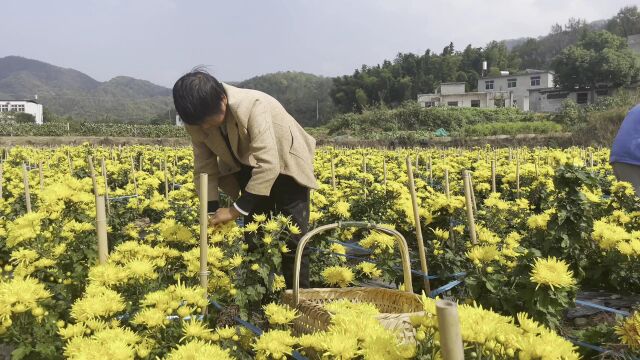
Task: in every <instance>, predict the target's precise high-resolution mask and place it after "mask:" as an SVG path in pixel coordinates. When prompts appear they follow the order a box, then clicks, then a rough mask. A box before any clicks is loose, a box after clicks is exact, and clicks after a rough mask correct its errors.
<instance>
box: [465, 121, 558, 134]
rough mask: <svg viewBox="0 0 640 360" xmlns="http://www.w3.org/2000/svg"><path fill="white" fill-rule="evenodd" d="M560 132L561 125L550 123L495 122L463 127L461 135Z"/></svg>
mask: <svg viewBox="0 0 640 360" xmlns="http://www.w3.org/2000/svg"><path fill="white" fill-rule="evenodd" d="M561 131H562V125H560V124H556V123H554V122H551V121H531V122H495V123H487V124H476V125H470V126H465V127H464V128H463V129H462V131H461V133H462V134H463V135H465V136H491V135H517V134H551V133H558V132H561Z"/></svg>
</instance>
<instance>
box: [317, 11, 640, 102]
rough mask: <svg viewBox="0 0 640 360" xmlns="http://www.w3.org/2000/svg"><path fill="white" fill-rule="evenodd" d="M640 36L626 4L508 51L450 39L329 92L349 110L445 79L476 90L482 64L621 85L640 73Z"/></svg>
mask: <svg viewBox="0 0 640 360" xmlns="http://www.w3.org/2000/svg"><path fill="white" fill-rule="evenodd" d="M639 33H640V12H639V11H638V7H637V6H630V7H625V8H622V9H621V10H620V11H619V12H618V13H617V15H615V16H614V17H613V18H611V19H609V20H607V21H605V22H597V23H593V24H588V23H587V22H586V21H585V20H582V19H570V20H569V21H568V22H567V23H566V24H565V25H560V24H555V25H553V26H552V28H551V31H550V33H549V34H548V35H547V36H544V37H540V38H538V39H534V38H529V39H525V40H524V41H521V42H520V43H519V44H516V45H515V46H514V47H513V48H511V49H509V48H508V47H507V42H505V41H501V42H498V41H491V42H490V43H488V44H487V45H486V46H484V47H473V46H472V45H467V46H466V47H465V48H464V49H463V50H457V49H456V48H455V47H454V44H453V43H450V44H449V45H448V46H446V47H444V48H443V49H442V51H440V52H434V51H432V50H426V51H425V52H424V54H421V55H416V54H411V53H398V54H397V55H396V57H395V58H394V59H393V60H385V61H384V62H383V63H382V64H378V65H375V66H367V65H362V67H361V68H359V69H357V70H355V71H354V73H353V74H352V75H345V76H340V77H337V78H334V81H333V87H332V89H331V92H330V95H331V98H332V100H333V102H334V104H335V106H336V108H337V110H338V111H340V112H342V113H347V112H354V111H355V112H360V111H362V110H363V109H365V108H367V107H370V106H386V107H396V106H398V105H399V104H401V103H402V102H403V101H407V100H414V99H416V97H417V95H418V94H420V93H433V92H435V90H436V88H437V87H438V86H439V85H440V84H441V83H443V82H453V81H456V82H465V83H466V90H467V91H473V90H476V88H477V83H478V79H479V78H480V77H481V75H482V62H483V61H487V63H488V73H487V75H489V76H491V75H497V74H499V73H500V71H504V70H506V71H510V72H517V71H520V70H524V69H528V68H534V69H552V70H555V71H556V74H557V75H558V80H559V82H558V85H560V86H563V87H568V88H573V87H589V86H596V85H598V84H601V83H608V84H610V85H613V86H621V85H624V84H628V83H630V82H632V81H634V80H636V79H637V78H638V73H639V69H640V64H639V61H638V56H637V55H635V54H633V52H632V51H631V50H630V49H629V48H628V45H627V41H626V37H627V36H629V35H633V34H639Z"/></svg>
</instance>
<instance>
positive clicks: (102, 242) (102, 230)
mask: <svg viewBox="0 0 640 360" xmlns="http://www.w3.org/2000/svg"><path fill="white" fill-rule="evenodd" d="M105 202H106V200H105V197H104V196H98V197H96V232H97V235H98V262H99V263H100V264H105V263H106V262H107V257H108V256H109V242H108V240H107V214H106V211H105Z"/></svg>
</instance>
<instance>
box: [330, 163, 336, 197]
mask: <svg viewBox="0 0 640 360" xmlns="http://www.w3.org/2000/svg"><path fill="white" fill-rule="evenodd" d="M331 187H332V188H333V191H335V190H336V160H335V159H334V158H333V157H331Z"/></svg>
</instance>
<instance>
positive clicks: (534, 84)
mask: <svg viewBox="0 0 640 360" xmlns="http://www.w3.org/2000/svg"><path fill="white" fill-rule="evenodd" d="M553 75H554V74H553V72H552V71H547V70H534V69H527V70H525V71H523V72H521V73H517V74H501V75H499V76H487V77H484V78H482V79H479V80H478V91H485V92H488V93H493V92H496V93H497V92H500V93H501V92H505V91H506V92H508V93H509V94H510V96H511V97H512V98H513V102H512V106H514V107H517V108H519V109H520V110H523V111H529V108H530V105H529V91H530V90H532V89H548V88H552V87H553Z"/></svg>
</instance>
